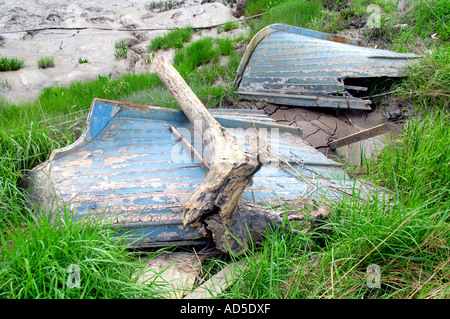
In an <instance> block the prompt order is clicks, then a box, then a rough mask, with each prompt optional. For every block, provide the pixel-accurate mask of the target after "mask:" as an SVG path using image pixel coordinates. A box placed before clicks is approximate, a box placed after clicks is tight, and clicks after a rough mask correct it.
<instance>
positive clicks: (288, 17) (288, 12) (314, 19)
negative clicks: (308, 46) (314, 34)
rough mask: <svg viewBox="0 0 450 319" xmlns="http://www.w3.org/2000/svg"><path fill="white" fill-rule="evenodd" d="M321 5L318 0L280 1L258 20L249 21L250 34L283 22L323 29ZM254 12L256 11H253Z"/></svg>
mask: <svg viewBox="0 0 450 319" xmlns="http://www.w3.org/2000/svg"><path fill="white" fill-rule="evenodd" d="M322 10H323V5H322V2H321V1H319V0H312V1H289V0H285V1H280V2H279V4H277V5H275V6H273V7H271V8H270V10H269V11H268V12H267V13H266V14H265V15H263V16H262V17H261V19H259V20H252V21H250V26H251V36H253V35H255V34H256V33H257V32H258V31H259V30H261V29H262V28H264V27H265V26H268V25H270V24H273V23H283V24H288V25H293V26H299V27H303V28H308V29H314V30H317V31H322V30H323V21H324V19H325V17H326V15H325V13H323V11H322ZM255 12H258V10H257V11H255Z"/></svg>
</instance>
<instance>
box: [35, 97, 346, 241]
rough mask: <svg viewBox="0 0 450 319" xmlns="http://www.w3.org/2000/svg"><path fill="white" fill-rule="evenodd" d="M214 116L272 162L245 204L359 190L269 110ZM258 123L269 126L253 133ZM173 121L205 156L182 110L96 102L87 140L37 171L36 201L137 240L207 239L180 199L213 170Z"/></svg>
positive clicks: (248, 191)
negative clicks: (188, 219)
mask: <svg viewBox="0 0 450 319" xmlns="http://www.w3.org/2000/svg"><path fill="white" fill-rule="evenodd" d="M211 113H212V114H213V115H214V116H215V118H216V119H217V120H218V121H219V122H220V121H221V119H226V120H227V121H225V123H226V124H227V125H226V126H227V127H228V129H229V130H231V131H232V132H233V134H234V135H235V136H236V139H237V141H238V142H239V143H240V145H241V146H242V147H243V148H244V149H245V150H246V151H248V152H252V151H253V152H255V151H256V152H259V154H260V155H261V158H262V160H263V162H264V163H265V166H263V167H262V169H261V170H260V171H259V172H258V173H257V174H256V175H255V176H254V183H253V185H252V186H251V187H249V188H247V189H246V191H245V193H244V195H243V198H242V201H243V202H249V203H252V204H254V203H257V204H267V203H270V204H275V205H276V204H282V202H283V201H296V200H299V199H303V198H306V197H320V196H330V197H332V198H337V197H339V196H341V195H342V192H351V190H352V188H353V187H354V184H353V182H351V181H349V180H348V179H346V175H345V173H344V172H343V171H342V169H341V167H340V166H339V164H337V163H335V162H334V161H332V160H330V159H328V158H326V157H325V156H324V155H323V154H321V153H319V152H318V151H316V150H315V149H314V148H313V147H312V146H310V145H309V144H307V143H306V142H304V141H303V140H302V139H301V138H300V137H299V136H298V135H296V134H292V133H291V132H289V131H288V130H285V127H282V126H280V127H276V126H273V121H272V120H271V119H270V118H268V117H267V116H265V115H263V114H262V112H255V111H242V110H211ZM234 116H236V117H237V120H236V121H235V122H234V125H235V126H233V118H234ZM244 119H246V122H245V123H246V125H245V128H243V127H241V125H242V123H244ZM253 120H254V121H255V122H253ZM252 123H263V124H271V125H272V126H269V127H264V126H263V127H260V128H259V129H258V130H256V129H255V128H254V127H252V126H253V125H250V124H252ZM221 124H222V123H221ZM172 125H173V126H175V127H176V128H177V130H178V131H180V132H181V133H182V134H183V136H184V137H185V138H186V139H187V140H188V141H190V143H191V144H192V146H193V147H195V148H196V149H197V151H198V152H199V153H200V154H201V155H202V157H203V158H204V159H205V160H206V161H208V159H209V155H208V147H207V145H204V144H203V143H202V139H201V137H200V139H199V138H198V137H196V135H195V134H194V130H193V126H192V124H191V123H189V121H188V120H187V118H186V117H185V116H184V114H183V113H182V112H181V111H179V110H172V109H165V108H156V107H148V106H143V105H135V104H129V103H121V102H115V101H107V100H99V99H95V100H94V101H93V103H92V106H91V110H90V113H89V116H88V121H87V125H86V129H85V131H84V132H83V134H82V136H81V138H80V139H79V140H77V141H76V142H75V143H73V144H72V145H69V146H68V147H65V148H63V149H59V150H54V151H53V152H52V154H51V156H50V158H49V160H48V161H46V162H45V163H43V164H41V165H39V166H38V167H36V168H35V169H33V170H32V171H31V172H30V174H29V179H28V180H29V182H30V184H29V185H30V189H29V194H30V197H31V198H32V199H33V200H34V202H35V203H36V204H37V205H40V206H42V207H43V208H44V209H45V210H47V211H51V212H53V213H54V214H63V208H64V207H66V209H68V210H70V211H71V212H73V214H74V218H75V219H82V218H96V219H98V220H110V221H112V223H113V225H117V226H120V227H122V232H133V233H134V234H135V238H139V241H138V242H137V243H136V244H135V246H162V245H172V244H173V245H185V244H188V243H204V242H205V239H203V238H200V237H199V236H198V233H197V231H196V230H195V229H193V228H190V227H184V226H183V223H182V216H183V204H184V203H185V202H186V201H187V200H188V199H189V197H190V196H191V194H192V192H193V190H195V189H196V188H197V187H198V186H199V185H200V184H201V183H202V181H203V180H204V178H205V176H206V173H207V172H206V170H205V169H204V168H203V167H202V165H201V162H200V161H199V160H198V159H196V158H195V157H194V156H193V154H192V152H191V151H190V150H189V148H187V147H186V146H185V144H184V143H183V142H182V141H180V140H179V139H178V138H177V137H176V136H174V135H173V133H172V132H171V131H170V127H171V126H172ZM222 125H223V124H222ZM254 126H256V127H257V126H258V124H255V125H254ZM199 141H200V142H199Z"/></svg>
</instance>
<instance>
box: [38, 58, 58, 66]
mask: <svg viewBox="0 0 450 319" xmlns="http://www.w3.org/2000/svg"><path fill="white" fill-rule="evenodd" d="M37 65H38V68H39V69H46V68H53V67H54V66H55V60H54V58H53V57H51V56H46V57H42V58H40V59H39V60H38V62H37Z"/></svg>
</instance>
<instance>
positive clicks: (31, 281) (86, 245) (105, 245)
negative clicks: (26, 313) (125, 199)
mask: <svg viewBox="0 0 450 319" xmlns="http://www.w3.org/2000/svg"><path fill="white" fill-rule="evenodd" d="M57 222H58V224H57V225H55V224H53V222H51V221H50V220H49V218H48V216H45V215H43V216H42V217H41V218H39V219H34V218H31V217H22V218H17V219H13V220H12V221H11V220H10V221H9V224H5V223H2V225H1V226H2V232H1V233H0V240H1V243H2V248H1V251H2V253H1V257H0V298H2V299H4V298H9V299H29V298H32V299H80V298H81V299H94V298H95V299H111V298H138V297H140V296H143V295H145V297H147V298H149V297H151V296H153V295H155V296H156V294H157V293H158V291H156V289H155V287H154V286H152V285H148V286H147V285H144V284H138V283H137V275H138V274H139V273H140V267H141V265H140V264H139V263H138V262H136V260H135V259H136V258H135V256H134V255H133V253H131V251H129V250H128V249H127V248H128V247H129V243H130V242H127V241H126V240H127V237H125V236H124V235H119V234H117V233H116V232H117V230H114V229H112V228H110V227H109V226H108V225H106V226H104V227H102V228H100V227H98V226H96V225H95V224H94V222H92V221H90V222H83V223H80V222H78V223H77V222H74V221H73V220H72V217H71V215H70V213H69V212H68V211H67V210H64V216H63V217H61V218H59V220H58V221H57ZM11 223H12V224H11ZM74 266H75V267H74ZM71 269H72V270H71ZM73 271H75V272H76V274H74V273H73ZM77 275H79V277H78V278H73V277H75V276H77Z"/></svg>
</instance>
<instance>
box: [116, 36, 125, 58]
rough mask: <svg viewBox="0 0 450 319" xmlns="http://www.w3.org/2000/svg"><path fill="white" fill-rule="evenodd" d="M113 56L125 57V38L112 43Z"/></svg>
mask: <svg viewBox="0 0 450 319" xmlns="http://www.w3.org/2000/svg"><path fill="white" fill-rule="evenodd" d="M114 48H115V49H116V50H115V51H114V57H115V58H116V59H126V58H127V56H128V44H127V42H126V41H125V40H120V41H117V42H115V43H114Z"/></svg>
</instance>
